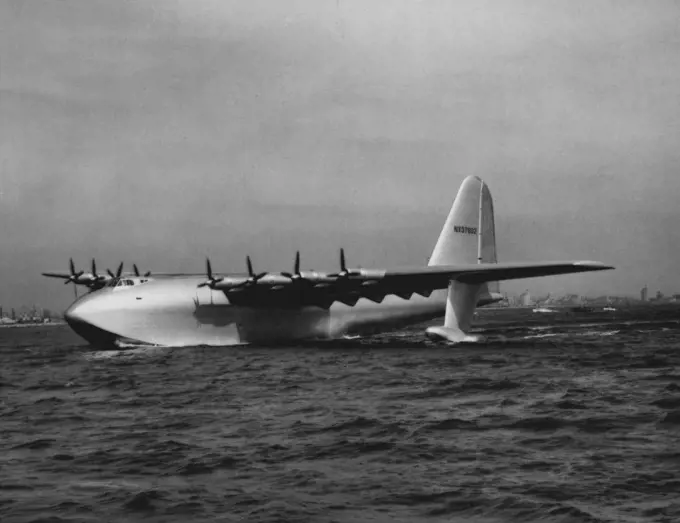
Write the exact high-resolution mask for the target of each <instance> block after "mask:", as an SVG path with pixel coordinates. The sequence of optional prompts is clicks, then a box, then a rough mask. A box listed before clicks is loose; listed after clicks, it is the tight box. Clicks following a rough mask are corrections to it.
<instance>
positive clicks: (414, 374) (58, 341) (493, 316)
mask: <svg viewBox="0 0 680 523" xmlns="http://www.w3.org/2000/svg"><path fill="white" fill-rule="evenodd" d="M679 321H680V308H678V307H664V308H661V307H649V308H645V309H638V310H628V311H616V312H604V313H603V312H600V313H596V314H580V315H573V314H572V315H568V314H559V315H552V314H532V313H531V312H526V311H519V312H518V311H515V312H510V311H498V312H494V311H483V312H481V313H480V318H479V320H478V325H479V329H480V331H482V333H483V334H485V335H486V336H488V340H487V342H485V343H480V344H477V345H470V346H466V347H461V346H459V347H446V346H442V345H438V344H435V343H432V342H429V341H426V340H425V338H424V337H423V335H422V328H418V329H413V330H410V331H402V332H400V333H397V334H394V335H383V336H376V337H371V338H365V339H357V340H348V341H344V342H337V343H329V344H322V345H318V344H317V345H316V346H312V345H304V346H297V347H283V348H281V347H279V348H266V347H257V348H253V347H251V348H223V349H201V348H199V349H160V348H140V349H134V350H130V351H93V350H91V349H89V348H88V347H87V346H86V345H85V344H84V342H81V341H80V339H79V338H77V337H76V336H75V335H74V334H72V333H71V332H70V331H69V330H68V328H67V327H65V326H64V327H39V328H31V329H9V328H6V329H0V359H1V370H0V372H1V373H2V374H1V378H0V398H1V399H2V405H1V407H0V424H1V428H2V432H1V435H0V442H1V445H2V453H1V454H0V519H1V520H2V521H7V522H15V521H16V522H22V521H26V522H28V521H137V520H145V521H342V522H345V521H348V522H349V521H452V520H455V521H478V522H494V521H518V522H519V521H521V522H524V521H543V522H567V521H612V522H625V521H659V522H661V521H666V522H671V521H680V368H679V365H680V347H679V342H680V323H679Z"/></svg>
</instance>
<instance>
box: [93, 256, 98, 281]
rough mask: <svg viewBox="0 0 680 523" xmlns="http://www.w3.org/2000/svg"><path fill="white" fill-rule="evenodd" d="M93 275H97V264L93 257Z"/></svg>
mask: <svg viewBox="0 0 680 523" xmlns="http://www.w3.org/2000/svg"><path fill="white" fill-rule="evenodd" d="M92 276H94V277H95V278H96V277H97V266H96V265H95V263H94V258H92Z"/></svg>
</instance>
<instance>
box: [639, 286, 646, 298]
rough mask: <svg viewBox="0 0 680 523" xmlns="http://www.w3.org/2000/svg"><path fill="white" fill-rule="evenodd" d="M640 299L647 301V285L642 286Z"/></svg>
mask: <svg viewBox="0 0 680 523" xmlns="http://www.w3.org/2000/svg"><path fill="white" fill-rule="evenodd" d="M640 299H641V300H642V301H647V286H646V285H645V286H644V287H642V290H641V291H640Z"/></svg>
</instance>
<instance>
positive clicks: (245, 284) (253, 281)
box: [234, 256, 267, 288]
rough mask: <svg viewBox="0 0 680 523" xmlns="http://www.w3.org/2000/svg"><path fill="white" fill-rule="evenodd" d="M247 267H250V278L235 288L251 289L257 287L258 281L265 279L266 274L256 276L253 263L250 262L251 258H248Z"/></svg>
mask: <svg viewBox="0 0 680 523" xmlns="http://www.w3.org/2000/svg"><path fill="white" fill-rule="evenodd" d="M246 265H247V266H248V276H249V278H248V279H247V280H246V281H244V282H243V283H239V284H238V285H235V286H234V288H237V287H250V286H251V285H255V284H256V283H257V282H258V280H260V279H261V278H263V277H264V276H266V275H267V273H266V272H261V273H259V274H255V271H253V263H252V262H251V261H250V256H246Z"/></svg>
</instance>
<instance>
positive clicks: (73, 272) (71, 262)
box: [69, 258, 76, 275]
mask: <svg viewBox="0 0 680 523" xmlns="http://www.w3.org/2000/svg"><path fill="white" fill-rule="evenodd" d="M69 262H70V263H69V265H70V267H71V274H72V275H73V274H75V273H76V268H75V266H74V265H73V258H71V259H69Z"/></svg>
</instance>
